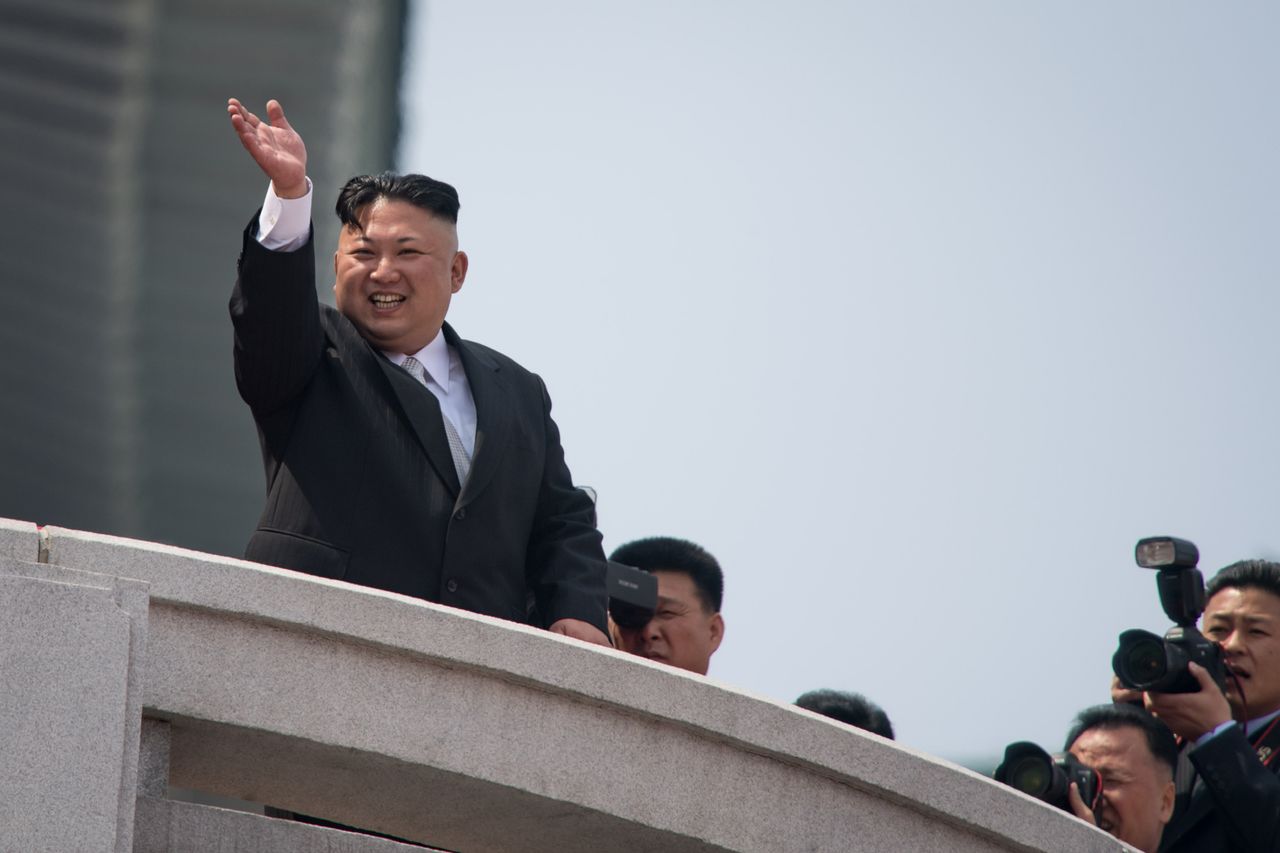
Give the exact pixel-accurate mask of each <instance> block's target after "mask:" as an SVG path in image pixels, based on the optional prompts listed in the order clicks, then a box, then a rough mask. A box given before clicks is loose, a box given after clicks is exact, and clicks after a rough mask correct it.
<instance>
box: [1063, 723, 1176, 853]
mask: <svg viewBox="0 0 1280 853" xmlns="http://www.w3.org/2000/svg"><path fill="white" fill-rule="evenodd" d="M1065 748H1066V750H1067V751H1068V752H1070V753H1071V754H1072V755H1074V756H1075V757H1076V758H1077V759H1079V760H1080V761H1082V762H1083V763H1085V764H1087V765H1089V766H1090V767H1092V768H1093V769H1094V770H1096V771H1098V774H1099V775H1100V776H1101V777H1102V804H1101V810H1100V811H1099V812H1098V826H1099V828H1101V829H1103V830H1105V831H1107V832H1109V833H1111V834H1112V835H1114V836H1115V837H1116V838H1119V839H1120V840H1121V841H1123V842H1125V843H1127V844H1130V845H1132V846H1134V847H1136V848H1138V849H1139V850H1143V851H1146V853H1155V850H1156V848H1158V847H1159V846H1160V835H1161V834H1162V833H1163V832H1164V825H1165V824H1166V823H1168V822H1169V818H1170V817H1172V815H1173V799H1174V785H1173V772H1174V768H1175V767H1176V766H1177V763H1178V745H1177V742H1176V741H1175V740H1174V738H1173V733H1172V732H1171V731H1169V729H1168V727H1167V726H1165V724H1164V723H1162V722H1160V721H1159V720H1158V719H1156V718H1155V717H1153V716H1152V715H1151V714H1149V713H1147V712H1146V711H1144V710H1142V709H1141V708H1139V707H1137V706H1135V705H1129V704H1115V705H1098V706H1095V707H1093V708H1087V709H1085V710H1084V711H1082V712H1080V715H1079V716H1078V717H1076V722H1075V725H1073V726H1072V727H1071V731H1070V732H1069V733H1068V734H1067V742H1066V747H1065Z"/></svg>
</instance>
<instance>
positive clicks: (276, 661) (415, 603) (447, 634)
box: [48, 528, 1122, 853]
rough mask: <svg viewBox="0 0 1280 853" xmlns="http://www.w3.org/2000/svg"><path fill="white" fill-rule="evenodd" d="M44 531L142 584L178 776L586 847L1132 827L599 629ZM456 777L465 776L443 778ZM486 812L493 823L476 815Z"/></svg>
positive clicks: (913, 840)
mask: <svg viewBox="0 0 1280 853" xmlns="http://www.w3.org/2000/svg"><path fill="white" fill-rule="evenodd" d="M48 533H49V535H50V554H51V559H52V561H53V562H55V563H58V564H60V565H66V566H77V567H81V568H91V570H92V571H104V572H109V573H115V574H121V575H124V576H128V577H134V578H139V579H142V580H145V581H146V582H147V583H148V584H150V587H151V594H152V614H153V625H152V628H153V632H152V636H153V643H152V644H151V646H152V647H151V652H150V653H149V655H148V666H147V674H148V683H147V692H146V696H147V705H148V706H149V707H150V708H151V709H152V710H153V711H154V713H156V715H157V716H160V717H166V718H169V719H171V720H172V721H173V734H174V740H173V743H174V755H173V773H174V774H175V779H174V782H175V784H182V785H185V786H188V787H192V788H202V789H205V790H211V791H213V792H215V793H222V794H226V795H228V796H234V797H238V798H241V799H247V800H253V801H260V802H271V803H272V804H273V805H278V806H280V807H285V808H293V809H295V810H298V811H303V812H307V813H311V814H317V815H319V816H323V817H327V818H330V819H334V820H338V821H341V822H345V823H351V824H358V825H363V826H369V827H370V828H372V829H377V830H379V831H383V832H387V833H389V834H393V835H397V836H400V837H405V838H415V839H419V840H422V841H424V842H430V841H434V842H435V843H438V844H442V845H444V846H449V847H454V848H457V849H494V850H502V849H508V850H523V849H559V850H565V851H569V850H584V851H585V850H594V849H598V848H599V846H600V844H601V839H609V840H610V841H612V840H618V839H621V838H623V837H624V836H628V834H629V833H630V834H631V835H632V836H633V837H631V839H630V840H631V841H632V842H633V843H632V844H630V845H629V846H630V847H631V849H637V850H641V849H654V850H684V849H688V850H709V849H717V848H719V849H734V850H779V849H824V848H827V847H830V846H831V845H832V844H833V842H834V840H836V839H839V844H840V845H842V846H844V847H845V848H846V849H850V850H878V849H894V848H896V849H903V845H907V846H916V847H922V848H923V849H940V848H947V849H952V850H954V851H957V853H958V851H969V850H973V851H978V850H1025V851H1034V850H1042V849H1050V848H1051V849H1072V850H1080V851H1094V850H1096V851H1111V850H1118V849H1122V847H1121V845H1119V844H1118V843H1117V842H1116V841H1115V840H1114V839H1112V838H1111V837H1110V836H1107V835H1105V834H1103V833H1101V832H1098V831H1097V830H1094V829H1091V828H1089V827H1087V826H1085V825H1083V824H1081V823H1080V822H1078V821H1075V820H1074V819H1072V818H1070V817H1068V816H1066V815H1065V814H1062V813H1060V812H1057V811H1056V810H1053V809H1050V808H1048V807H1046V806H1044V805H1043V804H1041V803H1039V802H1037V801H1034V800H1031V799H1030V798H1027V797H1023V796H1022V795H1019V794H1017V793H1015V792H1013V791H1011V790H1009V789H1007V788H1004V787H1002V786H997V785H996V784H995V783H993V782H991V781H990V780H988V779H985V778H983V777H980V776H977V775H976V774H972V773H970V772H968V771H965V770H962V769H960V768H957V767H955V766H953V765H950V764H948V763H946V762H943V761H939V760H938V759H935V758H933V757H931V756H927V755H924V754H921V753H918V752H915V751H913V750H911V749H909V748H904V747H902V746H900V745H898V744H894V743H891V742H888V741H884V740H882V739H880V738H877V737H875V736H874V735H870V734H866V733H863V732H860V731H855V730H852V729H849V728H847V727H843V726H839V725H837V724H835V723H834V722H831V721H828V720H826V719H823V718H818V717H815V716H813V715H810V714H808V713H806V712H803V711H799V710H797V709H794V708H792V707H791V706H789V705H784V704H782V703H778V702H773V701H771V700H767V699H761V698H758V697H754V696H751V695H750V694H748V693H746V692H744V691H740V690H735V689H733V688H729V687H725V686H723V685H719V684H717V683H716V682H714V681H712V680H710V679H706V678H701V677H699V676H694V675H690V674H688V673H684V672H681V671H678V670H673V669H670V668H667V667H663V666H661V665H658V664H653V663H650V662H648V661H642V660H639V659H636V658H632V657H629V656H626V655H622V654H619V653H617V652H614V651H612V650H606V649H599V648H596V647H590V646H586V645H585V644H581V643H578V642H576V641H572V640H568V639H565V638H562V637H558V636H554V635H551V634H548V633H546V632H542V631H537V630H534V629H531V628H528V627H525V626H520V625H515V624H512V623H509V622H504V621H502V620H497V619H491V618H488V617H483V616H477V615H475V614H470V613H465V612H462V611H458V610H454V609H452V608H448V607H442V606H439V605H434V604H429V603H426V602H422V601H419V600H416V599H411V598H406V597H403V596H399V595H395V594H393V593H386V592H381V591H378V590H370V589H367V588H362V587H357V586H352V585H349V584H345V583H342V582H339V581H330V580H324V579H318V578H313V577H311V576H308V575H302V574H298V573H295V572H289V571H286V570H281V569H275V568H271V567H265V566H259V565H256V564H253V563H248V562H245V561H242V560H232V559H227V558H220V557H212V556H209V555H204V554H199V553H197V552H192V551H186V550H183V549H178V548H171V547H167V546H162V545H155V544H151V543H142V542H134V541H130V540H124V539H117V538H114V537H106V536H99V535H95V534H88V533H82V532H78V531H69V530H63V529H57V528H51V529H50V530H49V531H48ZM393 766H394V767H401V768H402V769H404V773H403V774H402V775H401V776H400V777H396V776H395V774H390V775H387V774H388V773H389V771H388V770H387V768H389V767H393ZM267 767H270V768H271V772H269V773H264V772H262V771H263V770H264V769H265V768H267ZM375 770H376V771H377V772H376V773H375V772H372V771H375ZM391 778H399V779H400V780H401V782H400V787H399V788H397V786H396V785H392V784H388V783H387V782H386V781H385V780H387V779H391ZM379 779H381V780H383V781H378V780H379ZM246 780H247V781H246ZM325 783H331V784H325ZM206 785H207V786H208V787H204V786H206ZM246 785H248V786H249V787H254V786H256V787H257V788H258V789H259V790H256V791H255V790H247V789H246ZM459 788H465V789H468V790H470V791H472V793H473V796H472V797H471V798H469V800H468V801H466V802H461V803H460V802H459V801H456V800H452V799H450V795H449V792H450V791H451V790H455V789H459ZM326 789H328V793H326ZM408 791H412V792H414V793H413V796H412V797H409V799H408V801H402V802H397V797H398V796H399V795H400V794H401V793H403V792H408ZM424 798H425V799H424ZM424 802H425V803H432V802H438V803H453V804H454V805H455V806H456V807H457V808H456V809H455V811H454V812H453V813H454V814H455V816H456V817H457V818H458V821H457V822H454V823H450V821H449V819H448V814H445V813H440V812H438V813H435V814H433V815H431V816H430V819H426V818H421V816H418V817H415V816H414V815H412V814H409V812H411V811H412V810H413V808H414V807H415V806H414V803H418V804H419V806H418V810H419V811H421V806H420V804H421V803H424ZM465 807H470V808H471V809H472V810H473V811H471V812H468V811H467V810H466V808H465ZM344 810H345V811H344ZM464 817H465V819H463V818H464ZM344 818H345V819H344ZM362 818H371V819H370V820H363V819H362ZM487 818H492V819H493V820H489V821H488V822H489V823H490V824H492V823H494V822H495V821H497V822H499V823H501V824H502V825H501V826H498V827H497V828H496V829H494V830H492V831H488V834H487V835H486V834H485V833H484V832H481V833H479V834H477V832H476V830H475V826H478V825H483V824H484V823H485V822H486V819H487ZM557 827H559V828H557ZM632 829H634V830H635V831H634V832H632ZM535 839H536V842H537V843H536V844H535V843H533V841H534V840H535ZM543 842H545V845H546V846H543ZM468 845H469V846H468Z"/></svg>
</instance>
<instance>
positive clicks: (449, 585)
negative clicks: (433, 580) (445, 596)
mask: <svg viewBox="0 0 1280 853" xmlns="http://www.w3.org/2000/svg"><path fill="white" fill-rule="evenodd" d="M444 588H445V589H447V590H449V592H457V591H458V582H457V581H456V580H454V579H453V578H449V580H448V581H446V582H445V585H444Z"/></svg>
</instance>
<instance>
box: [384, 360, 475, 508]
mask: <svg viewBox="0 0 1280 853" xmlns="http://www.w3.org/2000/svg"><path fill="white" fill-rule="evenodd" d="M370 350H371V351H373V353H374V361H376V362H377V363H378V367H379V368H380V369H381V370H382V373H383V375H384V376H386V378H387V381H388V382H389V383H390V385H391V390H392V392H393V393H394V394H395V398H396V401H397V402H399V404H400V412H401V414H402V415H403V416H404V419H405V421H407V422H408V424H409V428H410V429H411V431H412V432H413V434H414V436H415V437H416V438H417V439H418V443H419V444H420V445H422V449H423V451H424V452H425V453H426V454H427V459H428V460H430V462H431V467H432V468H435V469H436V473H437V474H439V475H440V479H441V480H443V481H444V482H445V484H446V485H447V486H448V487H449V490H450V491H451V492H452V493H453V496H454V498H455V500H456V499H457V497H458V492H459V487H458V472H457V470H456V469H455V468H454V467H453V456H452V454H450V453H449V439H448V437H447V436H446V435H445V433H444V423H443V422H442V421H441V420H440V418H441V415H440V401H439V400H437V399H436V395H435V394H432V393H431V392H430V391H428V390H427V389H426V388H424V387H422V384H421V383H419V382H418V380H416V379H414V378H413V377H412V376H410V375H409V374H408V373H405V372H404V370H403V369H402V368H400V367H397V366H396V365H394V364H392V363H391V362H390V361H388V360H387V359H386V358H385V357H384V356H382V355H381V354H380V353H377V352H376V351H375V350H373V347H370ZM473 476H474V474H473Z"/></svg>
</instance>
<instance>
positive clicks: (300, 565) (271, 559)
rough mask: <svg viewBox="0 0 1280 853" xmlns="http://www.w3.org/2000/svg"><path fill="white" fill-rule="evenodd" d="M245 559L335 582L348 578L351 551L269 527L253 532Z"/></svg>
mask: <svg viewBox="0 0 1280 853" xmlns="http://www.w3.org/2000/svg"><path fill="white" fill-rule="evenodd" d="M244 556H245V559H247V560H253V561H254V562H255V563H266V564H267V565H269V566H279V567H280V568H282V569H293V570H294V571H296V572H306V573H307V574H309V575H319V576H320V577H322V578H333V579H334V580H342V579H343V578H344V577H346V574H347V561H348V560H350V559H351V554H350V553H349V552H348V551H345V550H343V549H342V548H338V547H335V546H333V545H330V544H329V543H328V542H322V541H321V540H319V539H313V538H311V537H310V536H302V535H300V534H297V533H290V532H288V531H286V530H273V529H271V528H267V527H260V528H258V529H257V530H256V531H254V533H253V536H251V537H250V538H249V546H248V547H247V548H246V549H245V553H244Z"/></svg>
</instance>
